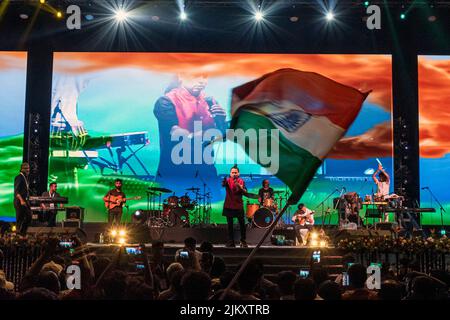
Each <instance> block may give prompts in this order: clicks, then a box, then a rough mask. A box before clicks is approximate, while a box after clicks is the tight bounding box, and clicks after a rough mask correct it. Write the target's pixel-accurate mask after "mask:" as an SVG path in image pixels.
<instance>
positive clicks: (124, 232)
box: [119, 229, 127, 237]
mask: <svg viewBox="0 0 450 320" xmlns="http://www.w3.org/2000/svg"><path fill="white" fill-rule="evenodd" d="M126 234H127V232H126V231H125V230H123V229H122V230H120V231H119V236H121V237H124V236H125V235H126Z"/></svg>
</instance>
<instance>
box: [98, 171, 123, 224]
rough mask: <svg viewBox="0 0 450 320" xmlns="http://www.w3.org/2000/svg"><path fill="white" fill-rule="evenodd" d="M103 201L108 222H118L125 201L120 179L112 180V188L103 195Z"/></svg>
mask: <svg viewBox="0 0 450 320" xmlns="http://www.w3.org/2000/svg"><path fill="white" fill-rule="evenodd" d="M103 201H104V202H105V205H106V208H107V209H108V223H109V224H113V225H117V224H120V220H121V219H122V213H123V205H124V203H125V202H126V196H125V193H123V192H122V180H120V179H116V180H115V181H114V189H112V190H109V191H108V193H107V194H106V195H105V196H104V197H103Z"/></svg>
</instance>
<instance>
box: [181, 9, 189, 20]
mask: <svg viewBox="0 0 450 320" xmlns="http://www.w3.org/2000/svg"><path fill="white" fill-rule="evenodd" d="M180 19H181V20H182V21H184V20H186V19H187V14H186V12H184V11H182V12H181V13H180Z"/></svg>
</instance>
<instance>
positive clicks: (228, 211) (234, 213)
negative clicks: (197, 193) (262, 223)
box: [222, 208, 244, 218]
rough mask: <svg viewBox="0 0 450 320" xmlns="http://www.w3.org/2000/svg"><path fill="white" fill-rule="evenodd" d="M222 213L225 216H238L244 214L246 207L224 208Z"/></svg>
mask: <svg viewBox="0 0 450 320" xmlns="http://www.w3.org/2000/svg"><path fill="white" fill-rule="evenodd" d="M222 215H223V216H225V217H231V218H238V217H241V216H244V209H228V208H223V212H222Z"/></svg>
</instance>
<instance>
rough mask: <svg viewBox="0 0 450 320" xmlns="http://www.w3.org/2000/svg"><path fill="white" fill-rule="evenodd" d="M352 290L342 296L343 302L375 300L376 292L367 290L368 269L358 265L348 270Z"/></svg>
mask: <svg viewBox="0 0 450 320" xmlns="http://www.w3.org/2000/svg"><path fill="white" fill-rule="evenodd" d="M348 279H349V284H350V289H349V290H347V291H346V292H345V293H344V294H343V295H342V300H374V299H376V292H374V291H372V290H369V289H367V288H366V280H367V269H366V268H365V267H364V266H363V265H361V264H358V263H355V264H352V265H351V266H350V267H349V268H348Z"/></svg>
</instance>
